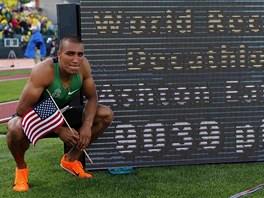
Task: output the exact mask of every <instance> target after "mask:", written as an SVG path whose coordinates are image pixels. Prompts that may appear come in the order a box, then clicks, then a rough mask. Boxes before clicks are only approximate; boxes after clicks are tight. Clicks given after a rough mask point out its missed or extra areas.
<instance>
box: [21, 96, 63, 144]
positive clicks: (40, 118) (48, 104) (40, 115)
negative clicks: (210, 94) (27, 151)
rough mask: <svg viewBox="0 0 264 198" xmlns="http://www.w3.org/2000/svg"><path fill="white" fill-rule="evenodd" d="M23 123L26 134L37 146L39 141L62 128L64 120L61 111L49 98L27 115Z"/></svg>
mask: <svg viewBox="0 0 264 198" xmlns="http://www.w3.org/2000/svg"><path fill="white" fill-rule="evenodd" d="M21 123H22V127H23V129H24V133H25V134H26V136H27V137H28V139H29V140H30V141H31V142H32V143H33V145H35V144H36V143H37V141H38V140H39V139H41V138H42V137H44V136H45V135H47V134H49V133H50V132H52V131H54V130H55V129H56V128H58V127H60V126H61V125H62V124H63V123H64V120H63V116H62V115H61V113H60V110H59V109H58V108H57V107H56V105H55V104H54V103H53V101H52V99H51V98H50V97H48V98H46V99H44V100H43V101H41V102H40V103H38V104H37V105H36V106H35V107H34V108H33V109H31V110H30V111H29V112H27V113H25V115H23V117H22V121H21Z"/></svg>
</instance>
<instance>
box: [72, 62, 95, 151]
mask: <svg viewBox="0 0 264 198" xmlns="http://www.w3.org/2000/svg"><path fill="white" fill-rule="evenodd" d="M81 72H82V74H83V75H82V76H83V93H84V95H85V96H86V97H87V100H88V102H87V103H86V105H85V110H84V118H83V123H82V127H81V128H80V131H79V133H80V140H79V143H78V145H77V148H79V149H84V148H86V147H87V146H88V144H89V142H90V140H91V135H92V134H91V128H92V125H93V122H94V117H95V115H96V112H97V106H98V98H97V93H96V87H95V84H94V81H93V78H92V75H91V68H90V64H89V63H88V61H87V60H85V61H84V67H83V68H82V71H81Z"/></svg>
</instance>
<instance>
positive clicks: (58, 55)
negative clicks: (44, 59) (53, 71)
mask: <svg viewBox="0 0 264 198" xmlns="http://www.w3.org/2000/svg"><path fill="white" fill-rule="evenodd" d="M60 55H61V52H60V50H58V51H57V57H58V59H60Z"/></svg>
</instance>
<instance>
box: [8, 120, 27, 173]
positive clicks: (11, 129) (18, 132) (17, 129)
mask: <svg viewBox="0 0 264 198" xmlns="http://www.w3.org/2000/svg"><path fill="white" fill-rule="evenodd" d="M7 130H8V132H7V135H6V140H7V145H8V148H9V150H10V152H11V153H12V155H13V157H14V159H15V161H16V165H17V168H18V169H24V168H26V167H27V164H26V162H25V159H24V157H25V152H26V150H27V149H28V148H29V146H30V141H29V140H28V139H27V137H26V135H25V134H24V132H23V129H22V126H21V117H14V118H12V119H11V120H10V121H9V122H8V124H7Z"/></svg>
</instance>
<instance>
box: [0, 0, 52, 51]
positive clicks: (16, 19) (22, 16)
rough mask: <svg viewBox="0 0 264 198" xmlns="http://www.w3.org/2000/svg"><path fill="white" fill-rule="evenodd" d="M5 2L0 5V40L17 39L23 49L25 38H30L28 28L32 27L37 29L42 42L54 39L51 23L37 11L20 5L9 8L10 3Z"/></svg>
mask: <svg viewBox="0 0 264 198" xmlns="http://www.w3.org/2000/svg"><path fill="white" fill-rule="evenodd" d="M5 2H8V3H5V4H0V39H3V38H13V37H15V38H19V39H20V41H21V46H22V47H23V48H25V47H26V45H27V43H26V42H27V40H28V39H27V38H28V37H29V36H30V35H29V34H28V33H29V32H30V30H29V28H30V27H32V26H36V27H37V29H38V30H39V31H40V33H41V34H42V36H43V38H44V40H45V38H48V37H51V38H54V37H56V34H57V31H56V29H55V27H54V25H53V24H52V22H51V21H50V20H49V19H48V17H47V16H43V15H42V14H41V13H39V11H38V10H37V9H35V8H29V7H27V6H24V5H22V4H21V3H18V4H17V6H14V5H13V6H10V2H11V1H5ZM8 6H10V7H8Z"/></svg>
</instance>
